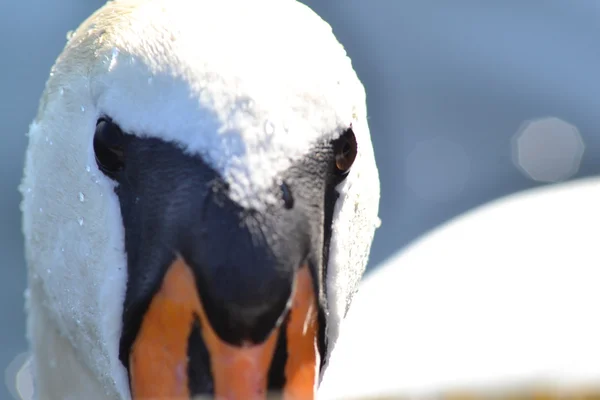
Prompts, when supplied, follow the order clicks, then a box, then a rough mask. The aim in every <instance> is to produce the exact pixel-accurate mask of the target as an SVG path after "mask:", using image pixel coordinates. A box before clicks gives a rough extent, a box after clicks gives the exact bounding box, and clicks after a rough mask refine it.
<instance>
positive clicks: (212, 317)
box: [96, 122, 346, 394]
mask: <svg viewBox="0 0 600 400" xmlns="http://www.w3.org/2000/svg"><path fill="white" fill-rule="evenodd" d="M111 124H112V122H111ZM115 127H116V128H118V126H117V125H116V124H115V126H111V129H113V130H114V129H116V128H115ZM103 129H105V128H103ZM114 132H117V131H116V130H115V131H114ZM114 132H113V133H114ZM121 135H122V136H120V137H119V140H118V145H119V146H118V147H119V151H118V163H115V164H111V165H113V166H115V165H118V168H108V169H107V168H103V169H102V170H103V172H105V173H106V174H107V175H108V176H109V177H111V178H112V179H114V180H115V181H116V182H117V184H118V185H117V187H116V189H115V192H116V194H117V196H118V199H119V203H120V207H121V215H122V219H123V226H124V229H125V250H126V253H127V269H128V274H127V276H128V281H127V288H126V296H125V301H124V311H123V330H122V334H121V341H120V355H119V357H120V359H121V362H122V363H123V365H124V366H125V367H126V368H128V369H129V353H130V350H131V348H132V345H133V343H134V341H135V338H136V336H137V334H138V332H139V329H140V326H141V323H142V320H143V317H144V314H145V313H146V311H147V309H148V306H149V304H150V302H151V300H152V297H153V296H154V294H155V293H156V292H157V291H158V289H159V288H160V286H161V284H162V280H163V277H164V275H165V273H166V271H167V269H168V268H169V267H170V265H171V264H172V263H173V261H174V260H175V259H176V258H177V257H181V258H183V260H184V261H185V263H186V264H187V265H188V266H189V267H190V268H191V270H192V272H193V274H194V277H195V281H196V287H197V288H198V292H199V295H200V297H201V300H202V304H203V306H204V309H205V311H206V315H207V318H208V321H209V322H210V324H211V326H212V328H213V329H214V330H215V332H216V333H217V335H218V336H219V337H220V338H221V339H222V340H224V341H225V342H228V343H231V344H234V345H240V344H242V343H245V342H253V343H259V342H262V341H264V340H265V339H266V337H267V336H268V335H269V334H270V333H271V332H272V330H273V329H274V328H275V327H277V326H279V325H280V324H281V322H282V321H283V320H285V318H287V312H288V307H289V304H288V303H289V299H290V296H291V288H292V283H293V280H294V276H295V273H296V272H297V271H298V269H299V268H300V267H301V266H302V265H304V264H308V266H309V269H310V271H311V275H312V277H313V282H314V286H315V293H316V295H317V299H318V303H319V304H318V305H319V307H318V322H319V332H318V347H319V352H320V353H321V360H322V364H323V363H325V361H326V360H325V354H326V352H327V339H326V331H327V325H326V323H327V313H328V311H327V307H328V305H327V293H326V285H325V282H326V278H327V267H326V266H327V263H328V260H329V243H330V240H331V223H332V219H333V212H334V208H335V204H336V200H337V197H338V193H337V191H336V190H335V186H336V185H337V184H339V183H340V182H341V181H342V180H343V179H345V176H346V175H345V174H340V173H339V169H338V168H337V166H336V157H335V154H334V148H336V147H335V146H336V143H330V142H327V143H319V144H316V145H315V147H314V149H313V151H311V152H310V154H308V155H307V156H306V157H305V158H304V159H302V160H300V161H299V162H297V163H295V164H294V165H293V166H292V167H291V168H290V169H289V170H287V171H286V172H285V173H284V174H282V176H280V177H279V178H280V179H281V180H280V181H279V183H274V184H273V187H272V188H271V190H272V193H273V194H274V195H275V196H276V197H279V198H280V199H282V201H281V202H279V203H277V204H272V205H269V206H268V207H267V208H266V210H262V211H261V210H252V209H244V208H242V207H241V206H240V205H238V204H237V203H235V202H233V201H232V200H231V199H230V197H229V187H228V185H227V184H226V182H224V181H223V179H222V178H221V177H220V176H219V175H218V174H217V173H216V171H215V170H214V169H212V168H211V167H210V166H209V165H207V164H206V163H205V162H204V161H203V160H202V159H201V158H200V157H198V156H191V155H189V154H185V153H184V152H183V151H182V150H181V149H180V148H179V147H177V146H176V145H174V144H172V143H167V142H164V141H162V140H159V139H155V138H141V137H138V136H134V135H130V134H127V133H122V132H121ZM108 136H110V135H108ZM111 137H112V136H111ZM115 137H116V136H115ZM338 140H342V139H338ZM105 142H107V143H109V144H110V143H112V142H111V141H110V140H108V139H107V140H105ZM105 147H106V146H105ZM108 147H110V146H108ZM338 147H339V145H338ZM98 148H99V149H100V147H98ZM96 151H97V156H98V155H99V154H100V151H99V150H96ZM111 154H117V153H114V152H113V153H111ZM103 157H104V156H100V158H103ZM111 157H112V156H108V157H104V158H105V159H106V160H110V159H112V160H113V161H114V160H115V159H114V158H111ZM338 161H339V157H338ZM99 163H100V161H99ZM103 165H104V164H103ZM104 166H105V167H106V165H104ZM199 324H200V322H199V321H195V322H194V326H193V327H192V333H191V335H190V337H189V343H188V345H189V349H188V355H189V357H190V358H189V360H190V361H189V366H188V373H189V384H190V390H191V391H192V394H207V393H208V394H210V393H212V390H213V386H212V385H213V383H212V377H211V376H210V354H209V353H208V351H207V349H206V347H205V346H204V343H203V342H202V339H201V334H200V325H199ZM285 336H286V335H285V324H283V325H282V326H281V334H280V336H279V341H278V343H277V347H276V354H275V357H274V359H273V365H272V366H271V368H270V372H269V389H270V390H274V389H280V388H281V387H283V384H284V383H285V377H284V371H285V363H286V360H287V349H286V346H287V344H286V343H285V340H286V338H285Z"/></svg>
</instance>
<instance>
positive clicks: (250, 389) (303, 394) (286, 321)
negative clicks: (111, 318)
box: [129, 258, 320, 400]
mask: <svg viewBox="0 0 600 400" xmlns="http://www.w3.org/2000/svg"><path fill="white" fill-rule="evenodd" d="M194 331H196V332H198V333H199V335H200V337H201V340H202V342H203V343H204V346H205V348H206V350H207V353H208V358H207V359H208V364H209V366H208V367H209V368H210V376H212V380H213V382H212V388H213V392H214V393H213V394H214V398H217V399H228V400H230V399H231V400H234V399H236V400H237V399H266V398H267V395H268V394H269V395H270V394H271V393H268V391H269V390H268V387H269V375H270V373H271V372H272V369H276V368H279V369H281V368H283V369H284V370H283V376H284V378H285V383H284V385H283V389H282V391H283V393H277V395H279V396H282V397H283V398H284V399H286V400H287V399H289V400H292V399H313V398H315V395H316V394H315V392H316V388H317V382H318V376H319V374H318V371H319V367H320V356H319V351H318V347H317V334H318V320H317V301H316V296H315V291H314V286H313V281H312V277H311V274H310V271H309V268H308V267H307V266H302V267H301V268H300V269H299V270H298V272H297V273H296V276H295V283H294V289H293V292H292V298H291V307H290V309H289V312H288V314H287V317H286V318H283V321H282V323H281V324H279V326H277V327H275V328H274V329H273V330H272V331H271V333H270V334H269V335H268V336H267V338H266V340H264V341H263V342H262V343H258V344H254V343H246V344H242V345H241V346H236V345H232V344H229V343H227V342H225V341H223V340H222V339H221V338H220V337H219V336H218V335H217V334H216V332H215V330H214V329H213V327H212V326H211V323H210V321H209V319H208V318H207V316H206V312H205V309H204V307H203V305H202V293H199V291H198V290H197V288H196V284H195V279H194V275H193V272H192V269H191V268H190V267H189V266H188V265H187V264H186V263H185V261H183V260H182V259H181V258H178V259H176V260H175V261H174V262H173V263H172V264H171V266H170V267H169V268H168V270H167V272H166V274H165V277H164V278H163V281H162V285H161V287H160V289H159V290H158V292H157V293H156V294H155V295H154V297H153V298H152V300H151V302H150V305H149V308H148V310H147V312H146V313H145V315H144V317H143V320H142V324H141V327H140V331H139V333H138V335H137V337H136V340H135V342H134V343H133V346H132V348H131V352H130V359H129V360H130V384H131V391H132V398H133V399H134V400H138V399H158V398H161V399H162V398H165V399H166V398H168V399H190V398H191V397H192V395H194V393H191V390H190V380H193V376H192V375H193V371H194V365H193V364H190V357H189V354H190V343H191V341H190V337H191V335H192V333H193V332H194ZM282 335H284V336H285V341H281V340H279V339H280V336H282ZM278 343H284V348H283V349H280V348H278ZM280 347H281V344H280ZM276 351H287V357H285V358H284V360H285V365H275V363H273V356H274V354H275V352H276ZM211 397H212V396H211Z"/></svg>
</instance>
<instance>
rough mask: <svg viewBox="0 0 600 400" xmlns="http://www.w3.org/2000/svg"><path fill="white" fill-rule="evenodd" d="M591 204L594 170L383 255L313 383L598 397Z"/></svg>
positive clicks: (339, 391)
mask: <svg viewBox="0 0 600 400" xmlns="http://www.w3.org/2000/svg"><path fill="white" fill-rule="evenodd" d="M599 205H600V179H598V178H588V179H585V180H581V181H575V182H570V183H565V184H559V185H553V186H551V187H544V188H540V189H535V190H530V191H527V192H524V193H519V194H516V195H512V196H509V197H507V198H503V199H499V200H496V201H494V202H493V203H491V204H488V205H485V206H483V207H480V208H478V209H475V210H473V211H471V212H469V213H467V214H466V215H464V216H461V217H458V218H456V219H455V220H453V221H450V222H449V223H447V224H445V225H444V226H442V227H440V228H438V229H436V230H435V231H434V232H432V233H431V234H429V235H427V236H426V237H424V238H423V239H422V240H420V241H418V242H417V243H415V244H414V245H413V246H411V247H410V248H408V249H407V250H406V251H402V252H401V253H399V254H398V255H396V256H394V257H393V258H391V259H390V260H389V261H388V262H386V263H385V264H384V265H382V266H381V267H379V268H378V269H377V270H376V271H375V272H374V273H373V274H372V275H368V276H367V277H366V278H365V280H364V281H363V283H362V285H361V289H360V291H359V292H358V294H357V296H356V297H355V299H354V301H353V303H352V308H351V309H350V312H349V313H348V317H347V318H346V319H345V320H344V322H343V324H342V331H343V333H344V334H343V335H342V336H340V340H339V341H338V343H337V345H336V348H335V350H334V352H333V354H332V357H331V362H330V365H329V368H328V370H327V374H326V375H325V377H324V379H323V384H322V386H321V392H320V393H322V394H323V395H324V396H325V397H326V398H337V399H342V398H360V396H366V395H371V396H373V395H389V396H392V398H424V397H426V396H433V395H440V394H441V393H445V394H447V395H450V394H452V393H456V394H458V393H462V394H463V397H458V398H471V399H475V398H481V397H477V396H476V394H478V393H479V395H480V396H481V395H482V394H485V393H487V395H488V396H489V395H490V394H491V395H492V396H496V397H493V398H502V397H497V396H499V395H500V394H502V393H504V394H508V395H513V396H514V393H515V392H517V393H521V394H520V397H519V398H531V399H533V398H546V399H550V398H558V397H559V396H564V395H565V394H566V393H570V395H571V396H572V397H569V398H584V397H577V394H578V393H579V394H580V393H581V392H580V391H593V390H595V393H596V395H595V396H596V397H585V398H597V393H598V392H600V390H598V389H600V384H599V383H600V368H599V367H598V360H599V359H600V341H599V340H598V338H599V337H600V319H599V318H598V317H597V314H598V308H599V305H600V291H599V290H598V282H600V264H599V262H598V260H599V259H600V246H599V245H598V240H599V239H598V232H597V227H598V226H600V207H599ZM366 343H368V345H365V344H366ZM536 393H537V396H539V397H535V395H536ZM526 394H529V396H530V397H524V396H525V395H526ZM551 394H553V396H555V397H551V396H550V395H551ZM517 397H518V396H517ZM517 397H512V398H517ZM426 398H431V397H426ZM486 398H490V397H486ZM561 398H563V397H561Z"/></svg>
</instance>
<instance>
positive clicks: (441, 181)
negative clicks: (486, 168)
mask: <svg viewBox="0 0 600 400" xmlns="http://www.w3.org/2000/svg"><path fill="white" fill-rule="evenodd" d="M404 172H405V176H406V184H407V185H408V187H409V188H410V189H411V190H412V191H413V192H414V193H415V194H416V195H417V196H418V197H420V198H421V199H423V200H426V201H432V202H441V201H447V200H449V199H450V198H452V197H454V196H456V195H458V194H460V193H461V192H462V191H463V189H464V187H465V184H466V183H467V180H468V179H469V175H470V173H471V161H470V159H469V157H468V155H467V153H466V152H465V150H464V149H463V147H462V146H460V145H459V144H457V143H455V142H452V141H450V140H448V139H445V138H434V139H427V140H423V141H420V142H419V143H417V145H416V146H415V147H414V149H413V150H412V151H411V152H410V153H409V154H408V157H407V158H406V164H405V169H404Z"/></svg>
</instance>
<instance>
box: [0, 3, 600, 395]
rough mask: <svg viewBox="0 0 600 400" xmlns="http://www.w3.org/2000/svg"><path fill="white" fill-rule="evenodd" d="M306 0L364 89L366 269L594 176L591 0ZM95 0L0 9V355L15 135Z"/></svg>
mask: <svg viewBox="0 0 600 400" xmlns="http://www.w3.org/2000/svg"><path fill="white" fill-rule="evenodd" d="M304 2H305V3H306V4H307V5H309V6H310V7H311V8H313V9H314V10H315V11H316V12H317V13H318V14H320V15H321V16H322V17H323V18H324V19H325V20H327V21H328V22H329V23H330V24H331V25H332V27H333V31H334V33H335V34H336V35H337V37H338V38H339V40H340V41H341V42H342V43H343V44H344V45H345V47H346V49H347V51H348V53H349V54H350V56H351V58H352V59H353V63H354V67H355V69H356V71H357V72H358V74H359V76H360V77H361V79H362V81H363V83H364V84H365V86H366V90H367V97H368V109H369V113H370V127H371V133H372V136H373V142H374V146H375V153H376V156H377V159H378V165H379V170H380V174H381V182H382V198H381V212H380V216H381V219H382V221H383V225H382V226H381V228H380V229H379V231H378V232H377V235H376V240H375V243H374V245H373V250H372V253H371V262H370V271H372V270H374V269H376V268H377V265H378V264H380V263H381V262H382V261H384V260H385V259H386V258H387V257H389V256H390V255H392V254H393V253H394V252H396V251H397V250H399V249H402V248H403V247H405V246H407V245H408V244H410V243H411V242H412V241H414V240H415V239H417V238H419V237H421V236H422V235H424V234H426V233H427V232H428V231H429V230H431V229H432V228H434V227H436V226H438V225H439V224H441V223H443V222H445V221H447V220H448V219H450V218H452V217H454V216H456V215H459V214H461V213H463V212H465V211H467V210H469V209H471V208H473V207H475V206H478V205H480V204H482V203H486V202H488V201H490V200H493V199H495V198H498V197H501V196H504V195H507V194H509V193H513V192H517V191H521V190H524V189H527V188H531V187H534V186H538V185H544V184H551V183H553V182H558V181H564V180H569V179H577V178H581V177H585V176H590V175H595V174H598V173H600V79H598V75H599V73H600V72H599V71H600V46H598V44H597V43H598V38H600V2H598V1H597V0H578V1H576V2H571V1H561V0H537V1H528V2H523V1H517V0H489V1H486V2H474V1H467V0H454V1H452V2H450V1H432V0H402V1H399V0H369V1H366V0H344V1H327V0H307V1H304ZM103 3H104V1H101V0H86V1H82V0H53V1H52V2H48V1H42V0H20V1H18V2H17V1H3V2H2V4H1V5H0V37H2V38H3V39H2V40H1V41H0V54H2V55H3V62H2V64H0V88H1V89H2V90H1V91H0V119H1V120H2V121H4V122H5V123H3V125H2V131H3V132H4V134H3V135H2V139H1V141H0V152H1V155H0V165H1V169H2V171H4V173H2V174H1V175H0V190H1V191H0V193H2V195H1V196H0V209H2V210H3V213H2V214H1V218H2V224H0V238H1V239H0V246H1V248H2V255H3V259H4V260H5V261H4V267H3V268H0V296H1V297H0V299H1V301H0V307H1V308H2V310H1V312H0V316H1V321H2V322H1V323H2V327H3V328H2V329H1V330H0V340H1V343H2V346H1V347H0V365H4V366H9V365H10V364H11V362H13V360H15V357H17V362H18V361H19V357H18V356H19V354H22V353H24V352H26V351H27V343H26V341H25V337H24V332H25V315H24V311H23V291H24V289H25V266H24V260H23V244H22V237H21V231H20V212H19V208H18V205H19V201H20V195H19V193H18V192H17V186H18V184H19V182H20V179H21V170H22V166H23V157H24V151H25V146H26V137H25V133H26V132H27V130H28V125H29V123H30V122H31V120H32V119H33V117H34V115H35V113H36V110H37V106H38V99H39V97H40V95H41V93H42V90H43V88H44V83H45V81H46V78H47V76H48V73H49V70H50V67H51V65H52V64H53V62H54V60H55V58H56V57H57V56H58V54H59V53H60V51H61V50H62V48H63V46H64V45H65V43H66V34H67V32H68V31H69V30H72V29H75V28H76V27H77V26H78V25H79V23H80V22H81V21H82V20H83V19H84V18H86V17H87V16H88V15H89V14H90V13H91V12H93V11H94V10H95V9H97V8H98V7H100V6H101V5H102V4H103ZM10 370H11V368H10V367H9V371H10ZM9 374H10V372H9ZM9 379H14V375H13V376H12V377H11V378H9ZM4 398H7V399H9V398H11V397H10V394H9V392H8V390H7V389H6V388H5V387H1V388H0V399H4Z"/></svg>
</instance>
